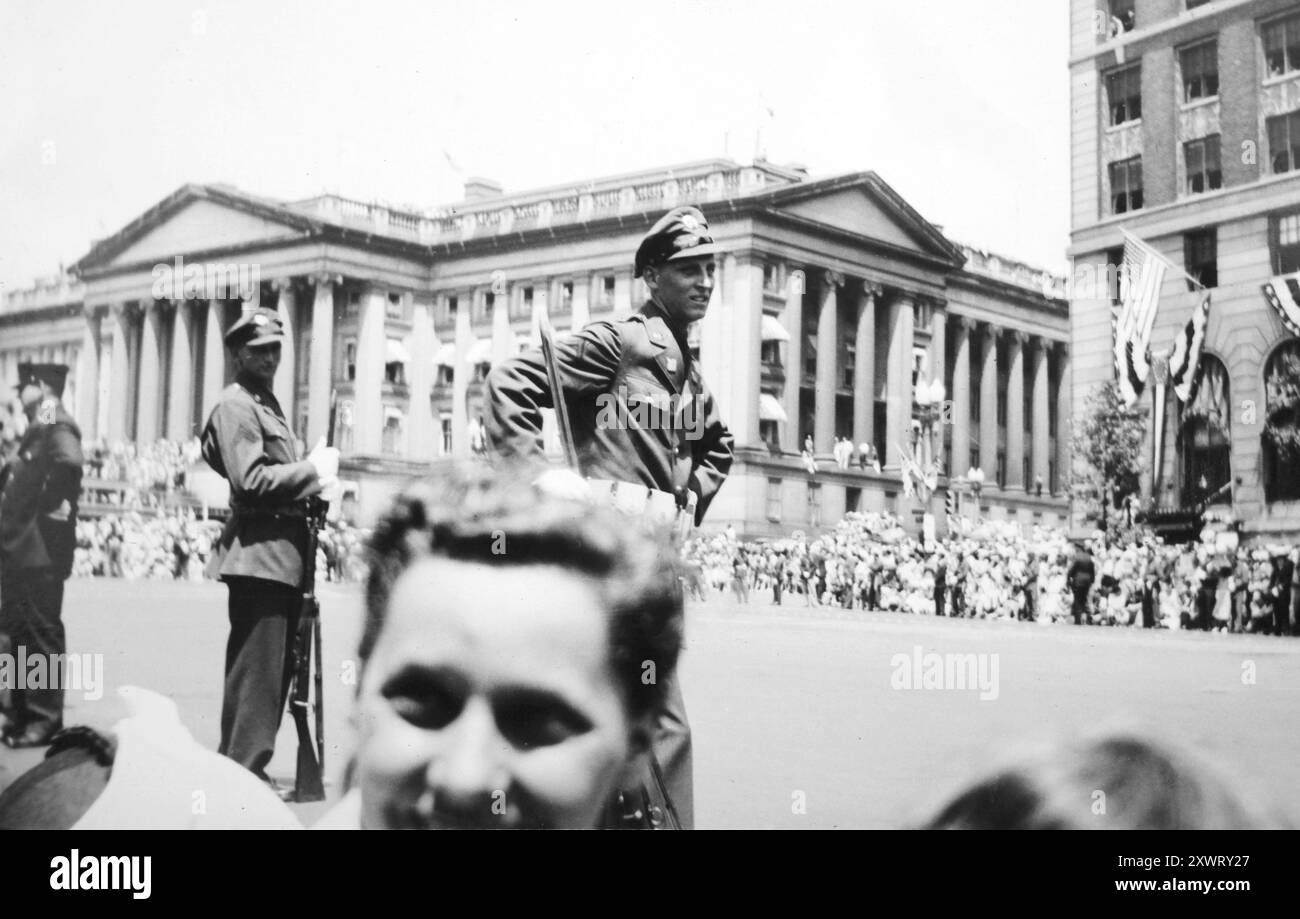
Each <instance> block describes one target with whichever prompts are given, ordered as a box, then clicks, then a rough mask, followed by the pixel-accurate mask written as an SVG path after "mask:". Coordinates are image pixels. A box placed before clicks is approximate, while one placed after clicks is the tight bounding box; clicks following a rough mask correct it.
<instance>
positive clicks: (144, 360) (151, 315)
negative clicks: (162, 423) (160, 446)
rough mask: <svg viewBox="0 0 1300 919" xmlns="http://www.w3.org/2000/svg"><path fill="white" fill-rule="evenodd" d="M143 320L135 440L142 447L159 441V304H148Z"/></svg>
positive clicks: (160, 395) (145, 306) (144, 302)
mask: <svg viewBox="0 0 1300 919" xmlns="http://www.w3.org/2000/svg"><path fill="white" fill-rule="evenodd" d="M141 307H142V314H141V316H140V385H139V388H138V389H137V391H136V416H135V417H136V422H135V439H136V441H137V442H138V443H140V444H141V445H144V444H151V443H153V442H154V441H155V440H157V439H158V435H159V425H158V421H159V417H160V416H161V415H162V405H161V402H162V394H163V393H162V372H161V370H162V362H161V361H160V360H159V353H158V347H159V345H160V344H161V341H160V340H159V339H160V338H161V336H160V335H159V331H160V330H159V328H158V326H159V324H160V323H161V321H162V306H161V303H160V301H157V300H145V301H143V303H142V304H141Z"/></svg>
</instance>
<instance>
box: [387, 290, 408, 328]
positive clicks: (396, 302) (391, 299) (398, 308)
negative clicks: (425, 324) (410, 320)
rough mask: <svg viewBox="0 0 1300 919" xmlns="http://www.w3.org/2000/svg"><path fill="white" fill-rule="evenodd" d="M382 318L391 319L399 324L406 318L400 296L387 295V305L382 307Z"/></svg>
mask: <svg viewBox="0 0 1300 919" xmlns="http://www.w3.org/2000/svg"><path fill="white" fill-rule="evenodd" d="M384 318H385V319H393V320H396V321H398V322H401V321H402V320H404V319H405V318H406V310H404V309H403V308H402V295H401V294H389V295H388V303H387V304H386V305H385V306H384Z"/></svg>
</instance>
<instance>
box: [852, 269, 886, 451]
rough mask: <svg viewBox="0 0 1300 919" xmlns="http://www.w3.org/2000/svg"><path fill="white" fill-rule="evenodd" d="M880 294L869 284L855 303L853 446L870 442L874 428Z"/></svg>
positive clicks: (874, 285)
mask: <svg viewBox="0 0 1300 919" xmlns="http://www.w3.org/2000/svg"><path fill="white" fill-rule="evenodd" d="M880 294H881V287H880V285H879V284H873V283H871V282H870V281H868V282H867V283H865V284H864V285H863V286H862V296H861V297H860V298H859V300H858V327H857V334H856V335H855V336H854V339H853V347H854V352H853V389H854V393H853V443H854V445H855V446H856V445H857V444H864V443H869V442H871V441H872V440H873V439H874V436H873V430H872V428H873V425H874V417H873V416H874V413H875V407H876V299H877V298H878V297H879V296H880Z"/></svg>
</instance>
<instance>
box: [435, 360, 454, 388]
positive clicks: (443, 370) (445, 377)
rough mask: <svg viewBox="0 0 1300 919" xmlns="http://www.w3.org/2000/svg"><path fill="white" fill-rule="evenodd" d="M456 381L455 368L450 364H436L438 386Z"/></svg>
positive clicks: (448, 384)
mask: <svg viewBox="0 0 1300 919" xmlns="http://www.w3.org/2000/svg"><path fill="white" fill-rule="evenodd" d="M455 382H456V370H455V368H453V367H452V366H451V365H450V364H439V365H438V384H437V385H439V386H450V385H451V384H453V383H455Z"/></svg>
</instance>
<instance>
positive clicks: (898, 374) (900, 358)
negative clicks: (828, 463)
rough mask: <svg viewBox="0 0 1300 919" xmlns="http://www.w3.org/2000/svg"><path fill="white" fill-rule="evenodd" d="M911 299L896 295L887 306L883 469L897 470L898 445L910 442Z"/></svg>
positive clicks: (912, 320) (910, 297) (904, 294)
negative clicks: (887, 373)
mask: <svg viewBox="0 0 1300 919" xmlns="http://www.w3.org/2000/svg"><path fill="white" fill-rule="evenodd" d="M914 302H915V301H914V298H913V296H912V295H911V294H909V293H906V292H901V291H900V292H899V293H898V294H896V295H895V296H894V298H893V300H891V301H890V304H889V383H888V388H887V390H886V393H885V398H886V412H885V418H886V425H885V455H884V456H882V457H881V458H880V463H881V465H882V466H886V465H887V466H890V467H893V468H897V467H898V464H899V453H898V447H899V445H909V444H911V442H912V341H913V332H914V328H913V323H914V322H915V317H914V315H913V313H912V309H913V305H914Z"/></svg>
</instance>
